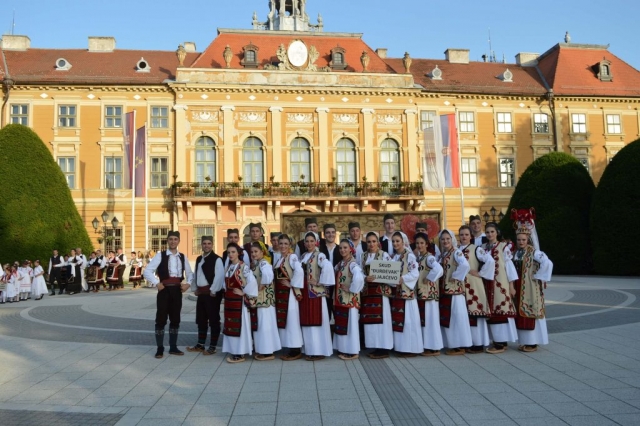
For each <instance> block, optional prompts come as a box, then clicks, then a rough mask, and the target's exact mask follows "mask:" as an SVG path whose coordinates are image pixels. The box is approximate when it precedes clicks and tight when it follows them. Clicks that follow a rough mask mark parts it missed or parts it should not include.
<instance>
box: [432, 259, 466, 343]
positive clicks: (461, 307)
mask: <svg viewBox="0 0 640 426" xmlns="http://www.w3.org/2000/svg"><path fill="white" fill-rule="evenodd" d="M446 256H451V257H453V258H454V259H455V264H456V265H457V266H456V269H455V271H452V273H451V276H450V278H451V279H453V280H456V281H462V282H463V283H464V278H465V277H466V276H467V274H468V273H469V270H470V266H469V262H468V261H467V259H466V258H465V257H464V254H463V253H462V251H460V250H458V249H455V250H453V252H452V253H451V252H450V253H444V254H443V255H442V257H443V259H444V257H446ZM447 278H448V277H447V275H446V274H445V276H444V278H443V279H447ZM450 315H451V318H450V321H449V327H440V329H441V330H442V343H443V344H444V347H446V348H466V347H469V346H471V345H472V343H473V342H472V340H471V326H470V324H469V312H468V311H467V298H466V296H465V295H464V293H463V294H454V295H453V296H451V314H450Z"/></svg>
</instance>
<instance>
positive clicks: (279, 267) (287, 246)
mask: <svg viewBox="0 0 640 426" xmlns="http://www.w3.org/2000/svg"><path fill="white" fill-rule="evenodd" d="M278 245H279V247H280V258H279V259H278V262H277V263H276V264H274V265H273V269H274V274H275V283H276V284H275V290H276V320H277V322H278V332H279V333H280V344H281V345H282V346H283V347H286V348H289V352H288V353H287V354H285V355H282V356H281V357H280V358H281V359H282V360H283V361H294V360H297V359H300V358H301V357H302V350H301V348H302V345H303V340H302V328H300V306H299V303H300V300H302V288H303V286H304V271H303V270H302V264H301V263H300V260H298V256H296V255H295V254H294V253H292V252H291V240H290V239H289V236H288V235H286V234H282V235H280V237H279V238H278Z"/></svg>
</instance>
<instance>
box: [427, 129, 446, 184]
mask: <svg viewBox="0 0 640 426" xmlns="http://www.w3.org/2000/svg"><path fill="white" fill-rule="evenodd" d="M423 135H424V164H423V170H424V172H423V174H422V177H423V179H422V181H423V182H422V183H423V188H424V190H425V191H435V192H440V191H442V188H444V186H445V179H444V162H443V161H444V160H443V158H442V130H441V127H440V117H439V116H436V117H434V120H433V127H429V128H426V129H424V130H423Z"/></svg>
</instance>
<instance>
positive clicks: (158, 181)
mask: <svg viewBox="0 0 640 426" xmlns="http://www.w3.org/2000/svg"><path fill="white" fill-rule="evenodd" d="M149 162H150V164H151V167H150V168H149V173H150V176H149V178H150V179H149V182H150V185H149V188H151V189H164V188H167V187H168V186H169V157H163V156H158V157H151V158H149ZM156 166H159V169H156Z"/></svg>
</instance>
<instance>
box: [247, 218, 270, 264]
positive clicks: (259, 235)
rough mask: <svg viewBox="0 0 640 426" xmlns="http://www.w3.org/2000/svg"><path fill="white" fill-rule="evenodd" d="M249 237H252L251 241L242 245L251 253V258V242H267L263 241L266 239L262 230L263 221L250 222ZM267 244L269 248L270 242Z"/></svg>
mask: <svg viewBox="0 0 640 426" xmlns="http://www.w3.org/2000/svg"><path fill="white" fill-rule="evenodd" d="M249 237H250V238H251V241H249V242H248V243H246V244H245V245H244V246H242V248H243V249H244V251H245V252H246V253H248V254H249V258H251V244H253V243H257V242H261V243H262V244H265V243H264V241H263V240H264V233H263V231H262V224H261V223H250V224H249ZM265 245H266V246H267V248H269V245H268V244H265ZM249 260H251V259H249ZM247 264H248V263H247Z"/></svg>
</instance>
